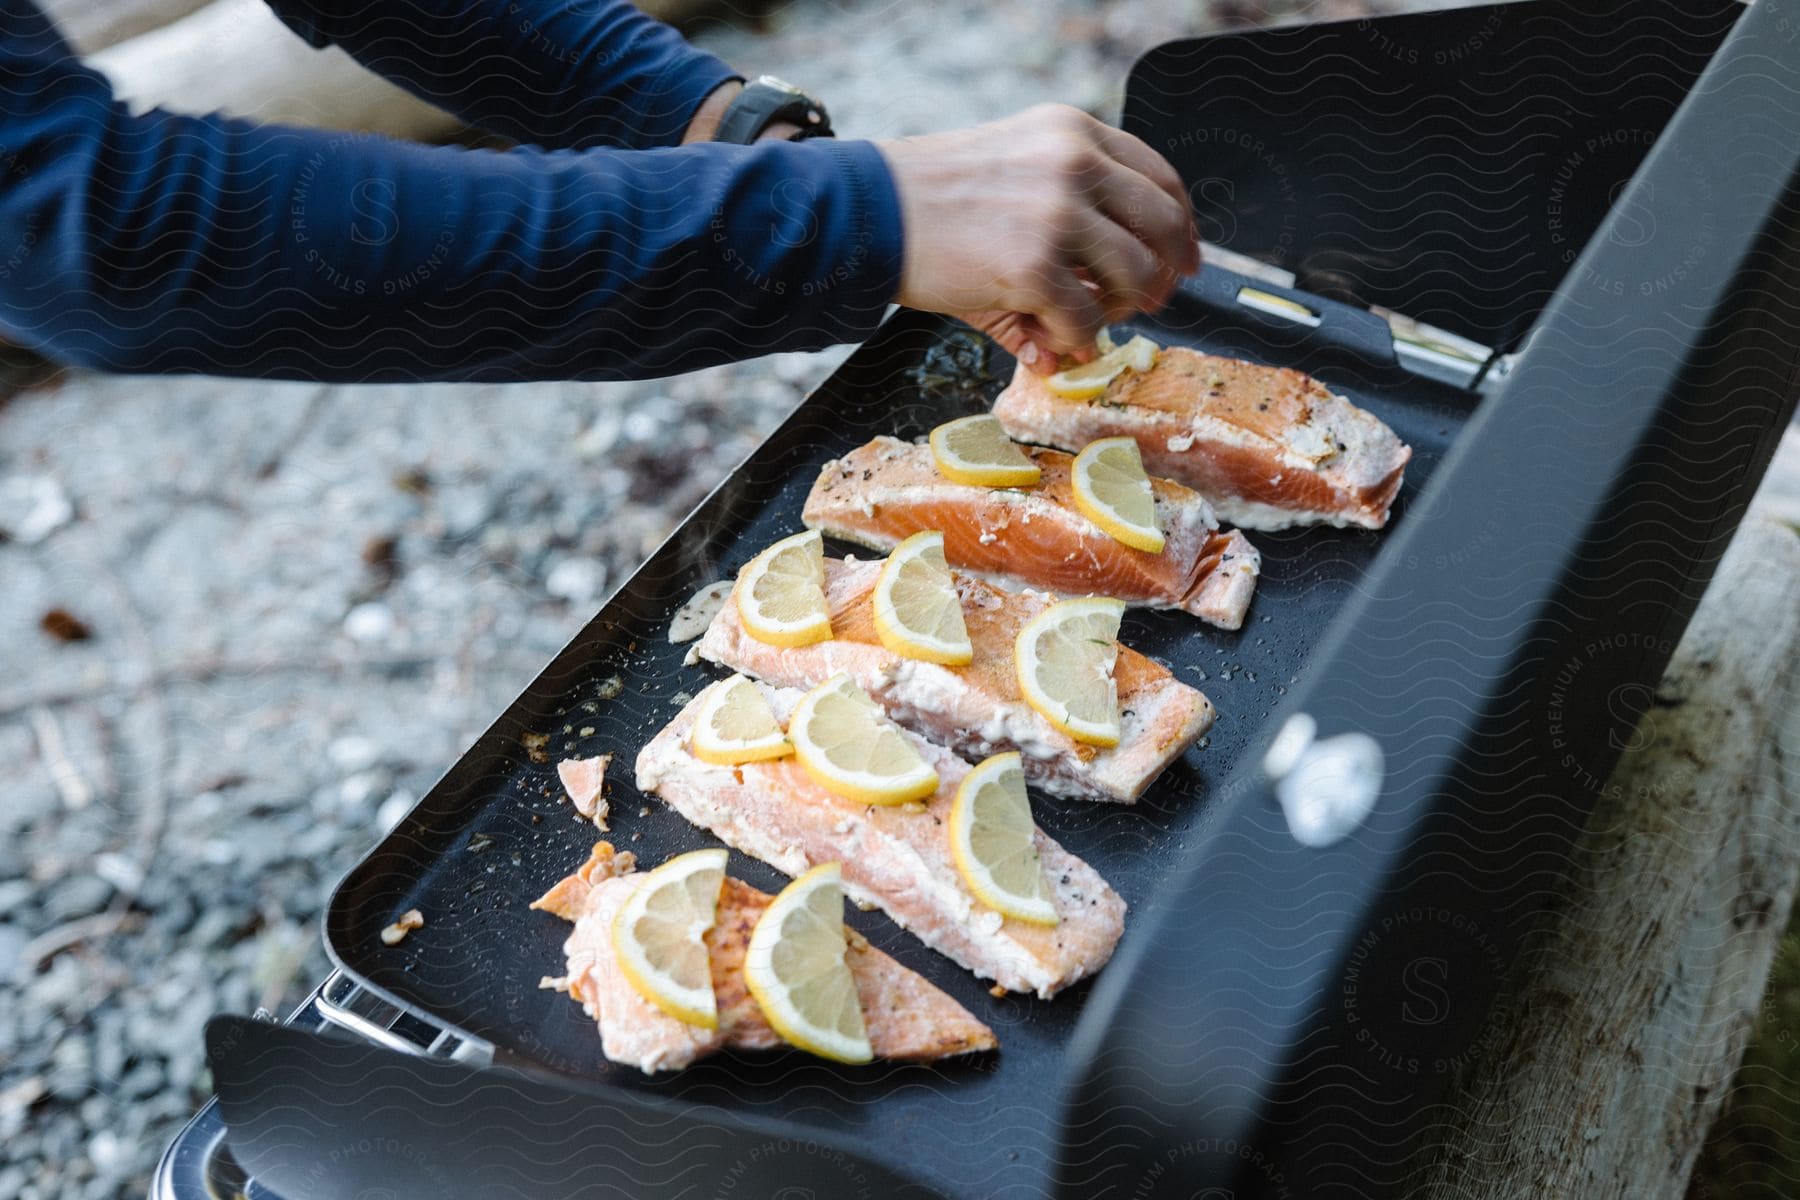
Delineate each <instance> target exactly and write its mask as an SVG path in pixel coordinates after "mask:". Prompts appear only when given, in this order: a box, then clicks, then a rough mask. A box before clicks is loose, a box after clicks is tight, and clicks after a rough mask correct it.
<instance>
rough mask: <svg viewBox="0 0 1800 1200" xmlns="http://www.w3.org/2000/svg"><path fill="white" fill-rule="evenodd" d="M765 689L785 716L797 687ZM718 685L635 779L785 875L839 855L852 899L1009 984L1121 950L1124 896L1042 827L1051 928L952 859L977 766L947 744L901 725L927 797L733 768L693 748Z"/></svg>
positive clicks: (1073, 975)
mask: <svg viewBox="0 0 1800 1200" xmlns="http://www.w3.org/2000/svg"><path fill="white" fill-rule="evenodd" d="M723 686H724V684H723V683H722V682H721V683H715V684H713V685H712V687H714V688H716V687H723ZM756 686H757V687H758V688H760V689H761V691H762V693H763V695H764V697H765V698H767V700H768V701H769V704H770V707H771V708H772V709H774V711H775V714H776V716H777V717H778V718H780V719H781V720H782V721H784V722H785V721H786V719H787V715H788V713H789V712H791V711H792V709H793V707H794V704H795V703H796V702H797V701H798V700H799V699H800V695H801V693H800V692H797V691H795V690H793V689H791V688H773V687H768V686H766V685H764V684H758V685H756ZM711 690H712V689H711V688H708V689H707V690H706V691H704V692H702V693H701V694H700V695H699V696H698V697H696V698H695V699H694V700H692V701H691V702H690V703H689V704H688V706H687V707H686V708H684V709H682V711H681V712H680V713H678V714H677V715H676V717H675V719H674V720H673V721H671V722H669V724H668V725H667V726H665V727H664V728H663V730H662V732H660V733H658V734H657V735H656V736H655V737H654V738H652V739H651V740H650V744H649V745H647V746H645V747H644V749H643V751H642V753H640V754H639V755H638V760H637V785H638V788H639V789H640V790H642V791H646V792H655V793H656V794H657V795H658V796H660V797H662V799H663V802H664V803H666V804H668V805H669V807H671V808H673V809H674V810H675V811H676V812H678V813H680V814H681V815H682V816H684V817H686V818H687V819H688V820H689V821H692V822H693V823H694V824H696V825H698V826H700V827H701V828H702V829H706V830H710V831H711V832H712V833H713V834H715V835H716V836H717V837H719V838H720V839H721V840H723V841H724V842H725V843H726V844H727V845H729V846H733V847H735V848H736V849H738V850H742V851H743V852H744V853H745V854H748V855H750V856H751V857H753V858H760V859H762V860H763V861H764V862H766V863H769V864H770V865H771V866H773V867H775V868H776V869H777V870H779V871H784V872H786V873H787V874H789V875H795V876H797V875H800V874H802V873H804V872H806V871H808V870H810V869H812V868H813V867H816V866H818V865H819V864H820V863H828V862H841V863H843V864H844V894H845V895H847V896H849V897H850V899H851V900H853V901H855V902H857V903H858V904H865V905H874V906H876V907H878V908H880V909H881V910H882V911H883V912H885V913H887V914H888V916H890V917H892V918H893V919H894V922H895V924H897V925H899V926H900V927H901V928H903V929H906V930H909V931H910V932H912V933H913V934H914V935H916V936H917V937H918V938H919V940H920V941H922V942H924V943H925V944H926V945H927V946H930V947H931V948H932V949H933V950H936V951H937V952H938V953H940V954H943V955H945V956H946V957H948V958H950V959H953V960H954V961H956V962H958V963H960V964H962V965H963V966H965V967H967V968H968V969H969V970H971V971H973V972H975V974H977V975H979V976H981V977H982V978H984V979H992V980H994V981H995V982H996V983H998V984H999V985H1000V986H1001V987H1003V988H1006V989H1007V990H1009V991H1015V992H1034V993H1036V994H1037V995H1039V996H1042V997H1044V998H1046V999H1048V998H1049V997H1051V996H1054V995H1055V994H1056V993H1057V992H1059V991H1061V990H1062V989H1063V988H1066V987H1068V986H1069V985H1070V984H1072V983H1074V982H1075V981H1076V980H1078V979H1081V978H1083V977H1085V976H1088V975H1092V974H1093V973H1094V972H1096V971H1098V970H1099V969H1100V968H1101V967H1102V966H1103V965H1105V963H1106V960H1107V959H1108V958H1110V957H1111V956H1112V952H1113V947H1114V946H1115V945H1116V944H1117V943H1118V940H1119V935H1120V933H1122V932H1123V931H1124V928H1125V901H1124V900H1122V899H1120V898H1119V895H1118V893H1117V892H1114V891H1113V890H1112V888H1111V887H1109V886H1107V883H1106V881H1105V880H1104V879H1102V878H1100V876H1099V874H1098V873H1097V872H1096V871H1095V870H1094V869H1093V868H1092V867H1090V866H1088V865H1087V864H1086V863H1084V862H1082V861H1081V860H1080V859H1078V858H1076V857H1075V856H1074V855H1073V854H1070V853H1069V852H1068V851H1067V850H1064V849H1063V848H1062V847H1061V846H1060V845H1058V844H1057V843H1056V842H1055V841H1054V840H1052V839H1051V838H1050V836H1049V835H1048V834H1046V833H1044V831H1043V830H1041V829H1040V830H1038V831H1037V851H1038V858H1039V860H1040V861H1041V862H1042V863H1043V866H1044V873H1045V875H1046V876H1047V877H1048V878H1049V880H1050V890H1051V899H1052V902H1053V903H1054V904H1055V906H1056V911H1057V914H1058V916H1059V917H1060V918H1061V920H1060V923H1059V924H1057V925H1056V926H1054V927H1051V928H1045V927H1040V926H1035V925H1027V924H1025V923H1024V922H1021V921H1016V920H1009V919H1006V918H1004V917H1002V916H1001V915H1000V914H999V913H997V912H994V911H993V910H992V909H989V908H986V907H985V906H983V905H982V904H981V903H980V902H979V901H977V900H976V899H975V896H974V895H973V893H971V892H970V891H969V889H968V885H967V884H965V883H964V882H963V879H962V876H961V875H959V874H958V873H957V870H956V866H955V863H954V862H953V861H952V859H951V857H950V839H949V836H948V834H947V832H946V826H947V822H948V820H949V813H950V805H951V802H952V801H953V800H954V798H955V796H956V788H957V785H958V784H960V783H961V782H962V780H963V777H964V776H965V775H967V774H968V773H969V765H968V764H967V763H965V762H963V761H962V759H960V758H958V757H956V755H954V754H952V753H950V751H948V750H946V749H944V748H943V747H942V746H939V745H936V744H935V743H932V742H927V741H925V740H924V739H923V738H920V737H918V736H917V735H914V734H910V733H909V734H906V735H905V736H906V737H907V739H908V740H909V741H911V742H912V744H913V745H914V747H915V748H917V750H918V751H919V753H920V754H921V755H923V756H924V758H925V761H926V762H928V763H930V764H931V765H932V767H933V768H935V769H936V770H937V773H938V780H939V784H938V790H937V792H936V793H935V794H934V795H932V796H931V797H929V798H928V799H926V800H924V801H922V802H921V803H919V804H910V805H895V806H892V807H883V806H880V805H869V804H857V803H856V802H854V801H851V800H845V799H843V798H841V797H839V796H836V795H833V794H832V793H831V792H828V791H826V790H825V789H824V788H822V787H820V786H819V785H818V784H816V783H814V782H813V780H812V778H811V777H810V776H808V775H807V773H806V772H805V770H804V769H802V768H801V766H800V764H799V763H798V762H796V761H795V760H793V759H792V758H783V759H774V760H772V761H767V762H755V763H744V764H742V765H741V766H736V767H718V766H713V765H711V764H709V763H704V762H702V761H700V760H699V759H698V758H695V757H694V756H693V754H691V753H690V752H689V750H688V744H687V743H688V731H689V730H690V729H691V728H692V726H693V720H694V712H695V710H696V708H697V707H698V706H699V705H700V704H701V703H703V702H704V700H705V698H706V696H707V694H708V693H709V692H710V691H711Z"/></svg>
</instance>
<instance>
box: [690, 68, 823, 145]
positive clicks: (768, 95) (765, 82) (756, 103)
mask: <svg viewBox="0 0 1800 1200" xmlns="http://www.w3.org/2000/svg"><path fill="white" fill-rule="evenodd" d="M777 121H790V122H792V123H793V124H795V125H798V126H799V127H800V130H799V132H797V133H795V134H794V135H793V136H792V137H791V138H790V139H789V140H790V141H795V142H797V141H800V140H801V139H803V138H814V137H830V136H831V117H830V116H829V115H828V114H827V113H826V112H825V106H824V105H823V104H821V103H819V101H818V100H816V99H814V98H813V97H812V96H809V95H807V94H806V93H805V92H803V91H801V90H800V89H799V88H797V87H795V86H794V85H793V84H791V83H789V82H787V81H786V80H784V79H777V78H775V76H773V75H759V76H757V77H756V78H755V79H752V80H751V81H750V82H749V83H746V84H745V85H744V89H743V91H741V92H739V93H738V94H737V95H736V96H734V97H732V100H731V103H730V104H728V105H726V106H725V114H724V115H723V116H721V117H720V118H719V129H718V132H717V133H715V134H713V141H715V142H736V143H738V144H739V145H744V146H748V145H749V144H750V143H751V142H754V141H755V140H756V138H757V135H758V134H760V133H762V131H763V130H765V129H767V128H768V127H769V126H771V125H773V124H775V123H776V122H777Z"/></svg>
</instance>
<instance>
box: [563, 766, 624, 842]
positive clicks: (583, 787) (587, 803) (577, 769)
mask: <svg viewBox="0 0 1800 1200" xmlns="http://www.w3.org/2000/svg"><path fill="white" fill-rule="evenodd" d="M611 762H612V755H610V754H601V755H597V756H595V757H593V758H565V759H563V760H562V761H561V762H559V763H557V764H556V777H557V778H558V779H560V780H561V781H562V785H563V790H564V791H565V792H567V793H568V794H569V800H570V802H571V803H573V804H574V805H575V811H576V812H578V813H580V814H581V815H582V816H584V817H586V818H588V819H589V820H591V821H592V822H593V823H594V826H595V828H597V829H599V830H600V832H602V833H605V832H606V831H607V825H606V817H607V804H606V800H605V799H604V798H603V797H602V796H601V795H600V789H601V788H602V787H603V786H604V785H605V783H606V768H607V765H608V764H609V763H611Z"/></svg>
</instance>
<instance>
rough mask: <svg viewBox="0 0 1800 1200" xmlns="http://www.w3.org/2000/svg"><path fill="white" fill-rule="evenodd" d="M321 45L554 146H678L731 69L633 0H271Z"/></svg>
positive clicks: (474, 117)
mask: <svg viewBox="0 0 1800 1200" xmlns="http://www.w3.org/2000/svg"><path fill="white" fill-rule="evenodd" d="M268 3H269V6H270V7H271V8H273V9H274V10H275V12H276V15H278V16H279V17H280V18H281V19H282V20H283V21H285V22H286V23H287V24H288V26H289V27H290V28H292V29H293V30H294V31H295V32H297V33H299V34H300V36H302V37H304V38H305V39H306V40H307V41H309V42H311V43H312V44H313V45H315V46H327V45H337V46H341V47H342V48H343V49H345V50H347V51H349V52H350V54H351V55H353V56H354V57H355V58H356V59H357V60H358V61H360V62H361V63H362V64H363V65H364V66H366V67H368V68H369V69H371V70H373V71H375V72H376V73H378V74H380V75H383V76H386V77H387V78H389V79H391V80H393V81H394V82H396V83H398V84H399V85H400V86H402V87H404V88H406V89H407V90H409V91H411V92H412V93H413V94H415V95H417V96H420V97H422V98H423V99H425V100H428V101H430V102H431V103H433V104H436V105H439V106H440V107H442V108H447V109H449V110H450V111H451V112H453V113H455V114H456V115H457V116H459V117H461V118H462V119H463V120H464V121H467V122H468V123H469V124H471V125H479V126H481V127H482V128H484V129H491V130H493V131H494V132H496V133H500V134H503V135H505V136H506V137H509V138H511V139H513V140H514V141H519V142H528V143H533V144H536V145H540V146H547V147H551V148H567V149H591V148H593V147H597V146H620V147H629V148H643V147H646V146H672V145H674V144H676V143H677V142H679V141H680V140H681V134H682V131H683V130H685V129H686V128H687V125H688V121H689V119H690V118H691V117H692V116H693V114H694V110H695V109H696V108H698V107H699V106H700V102H701V101H702V100H704V99H705V98H706V96H707V94H708V93H710V92H711V91H712V90H713V89H714V88H716V87H718V86H719V85H720V84H721V83H724V82H725V81H726V80H728V79H736V78H740V76H738V75H737V74H736V73H735V72H733V71H732V70H731V68H730V67H728V66H726V65H725V64H724V63H723V62H720V61H719V60H718V59H717V58H715V57H713V56H712V55H710V54H707V53H704V52H703V51H700V50H696V49H695V48H694V47H693V46H690V45H689V44H688V43H687V42H686V41H685V40H684V39H683V38H682V37H681V35H680V34H678V33H676V32H675V31H674V30H673V29H671V28H669V27H668V26H667V25H664V24H663V23H662V22H660V21H654V20H651V19H650V18H649V17H647V16H645V15H644V14H643V13H641V12H639V11H638V10H637V9H636V8H634V7H632V6H631V5H630V4H628V3H626V0H268Z"/></svg>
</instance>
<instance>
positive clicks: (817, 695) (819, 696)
mask: <svg viewBox="0 0 1800 1200" xmlns="http://www.w3.org/2000/svg"><path fill="white" fill-rule="evenodd" d="M788 740H789V741H791V742H793V743H794V754H795V756H796V757H798V758H799V760H800V765H801V766H802V767H804V768H805V769H806V773H807V774H808V775H810V776H812V778H813V781H814V782H815V783H817V784H818V785H819V786H820V787H822V788H824V789H825V790H826V791H828V792H831V793H832V794H834V795H838V796H843V797H845V798H846V799H850V800H855V801H857V802H858V803H861V804H906V803H908V802H909V801H913V800H923V799H924V798H925V797H927V796H929V795H931V794H932V793H933V792H935V791H937V786H938V773H937V772H936V771H934V770H933V769H932V767H931V764H930V763H928V762H926V761H925V760H924V759H923V758H921V757H920V756H919V752H918V750H917V749H915V748H914V747H913V744H912V742H910V741H908V740H907V737H906V735H905V734H903V733H901V732H900V727H899V726H898V725H895V724H894V723H893V722H892V721H890V720H888V719H887V717H886V716H885V715H884V714H883V713H882V711H881V709H879V708H878V707H876V705H875V702H874V701H873V700H871V699H869V697H868V695H867V694H866V693H865V692H864V691H863V690H862V689H861V688H859V687H857V686H856V683H855V681H853V680H852V679H851V678H850V676H848V675H846V674H844V673H842V672H839V673H838V674H836V675H833V676H832V677H831V678H830V679H827V680H826V681H825V682H824V683H821V684H820V685H819V686H818V687H816V688H814V689H813V690H812V691H810V692H808V693H806V695H804V696H802V697H801V698H800V703H798V704H796V705H794V711H793V713H792V715H790V716H789V717H788Z"/></svg>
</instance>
